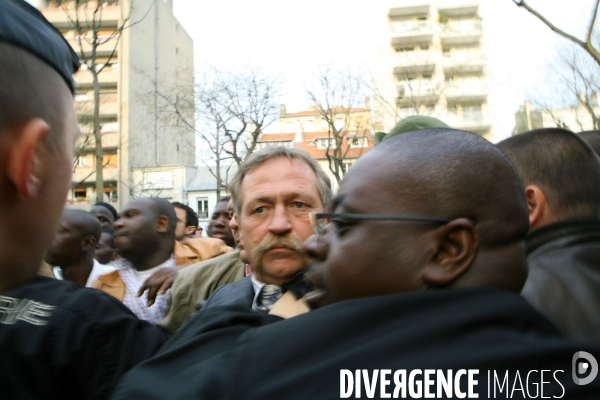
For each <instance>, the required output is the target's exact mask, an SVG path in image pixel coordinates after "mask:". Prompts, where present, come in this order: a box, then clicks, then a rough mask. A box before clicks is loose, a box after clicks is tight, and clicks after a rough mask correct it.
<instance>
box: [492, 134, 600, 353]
mask: <svg viewBox="0 0 600 400" xmlns="http://www.w3.org/2000/svg"><path fill="white" fill-rule="evenodd" d="M498 147H499V148H500V149H501V150H502V151H503V152H504V153H506V155H507V156H508V157H509V158H510V160H511V161H512V162H513V164H514V165H515V167H516V168H517V171H518V172H519V175H520V176H521V179H522V180H523V183H524V184H525V195H526V196H527V205H528V206H529V222H530V224H531V228H530V233H529V235H528V236H527V241H526V245H527V262H528V264H529V277H528V279H527V283H526V284H525V287H524V288H523V293H522V295H523V296H524V297H525V298H526V299H527V300H528V301H529V302H530V303H531V305H532V306H533V307H535V308H536V309H537V310H538V311H540V312H541V313H542V314H544V315H545V316H546V317H547V318H548V319H550V320H551V321H552V322H553V323H554V324H555V325H556V326H557V327H558V329H559V330H560V331H561V332H562V333H564V334H565V335H567V336H569V337H571V338H573V339H575V340H579V341H581V342H585V343H593V344H595V345H600V334H599V333H600V318H599V317H598V316H599V315H600V263H599V260H600V159H599V158H598V156H597V155H596V154H595V153H594V151H593V150H592V149H591V148H590V146H589V145H588V144H587V143H586V142H585V141H584V140H582V139H581V138H580V137H578V136H577V135H575V134H574V133H572V132H570V131H566V130H563V129H539V130H533V131H529V132H525V133H521V134H519V135H516V136H513V137H511V138H509V139H506V140H504V141H502V142H500V143H498Z"/></svg>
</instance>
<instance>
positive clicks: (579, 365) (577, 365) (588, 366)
mask: <svg viewBox="0 0 600 400" xmlns="http://www.w3.org/2000/svg"><path fill="white" fill-rule="evenodd" d="M584 360H585V361H584ZM586 374H589V375H588V376H587V377H586V378H580V376H582V375H586ZM596 375H598V361H596V359H595V358H594V356H593V355H591V354H590V353H588V352H585V351H578V352H577V353H575V354H573V381H574V382H575V384H577V385H587V384H588V383H591V382H592V381H593V380H594V379H595V378H596Z"/></svg>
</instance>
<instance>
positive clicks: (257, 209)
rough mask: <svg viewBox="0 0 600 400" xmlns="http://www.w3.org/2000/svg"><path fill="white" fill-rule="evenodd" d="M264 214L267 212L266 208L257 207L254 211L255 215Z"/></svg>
mask: <svg viewBox="0 0 600 400" xmlns="http://www.w3.org/2000/svg"><path fill="white" fill-rule="evenodd" d="M264 212H265V208H264V207H256V208H255V209H254V213H255V214H262V213H264Z"/></svg>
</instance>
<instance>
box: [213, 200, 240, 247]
mask: <svg viewBox="0 0 600 400" xmlns="http://www.w3.org/2000/svg"><path fill="white" fill-rule="evenodd" d="M229 199H230V197H229V196H225V197H222V198H221V200H219V202H218V203H217V204H216V205H215V209H214V210H213V213H212V217H211V219H210V223H209V224H208V229H207V232H206V233H207V234H208V237H211V238H216V239H221V240H222V241H223V242H225V244H226V245H227V246H229V247H231V248H235V240H234V238H233V234H232V233H231V228H230V227H229V221H230V220H231V214H230V212H229V208H228V207H227V206H228V204H229Z"/></svg>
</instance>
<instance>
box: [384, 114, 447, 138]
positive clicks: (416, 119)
mask: <svg viewBox="0 0 600 400" xmlns="http://www.w3.org/2000/svg"><path fill="white" fill-rule="evenodd" d="M429 128H448V129H451V128H450V127H449V126H448V125H446V124H445V123H443V122H442V121H440V120H439V119H437V118H433V117H429V116H427V115H412V116H410V117H406V118H404V119H403V120H402V121H400V122H398V124H396V126H395V127H394V129H392V130H391V131H390V133H386V134H384V133H383V132H377V133H375V141H376V142H377V143H379V142H381V141H383V140H385V139H387V138H389V137H392V136H394V135H398V134H399V133H406V132H412V131H419V130H421V129H429Z"/></svg>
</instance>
